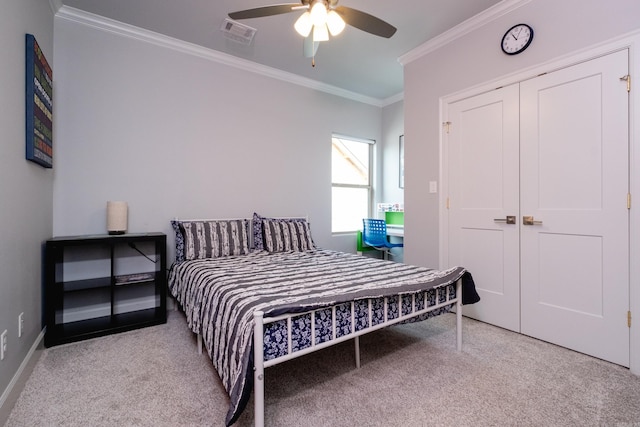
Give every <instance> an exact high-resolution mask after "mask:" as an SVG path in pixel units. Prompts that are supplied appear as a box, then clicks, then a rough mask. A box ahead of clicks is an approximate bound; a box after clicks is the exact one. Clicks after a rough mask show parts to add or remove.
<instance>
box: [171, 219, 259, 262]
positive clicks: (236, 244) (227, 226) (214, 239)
mask: <svg viewBox="0 0 640 427" xmlns="http://www.w3.org/2000/svg"><path fill="white" fill-rule="evenodd" d="M177 222H178V228H179V230H180V234H182V238H183V239H184V243H183V254H184V259H185V260H191V259H204V258H218V257H223V256H229V255H245V254H248V253H249V232H248V230H249V221H248V220H246V219H233V220H211V221H177ZM176 235H177V233H176ZM177 252H178V238H176V260H177V259H178V254H177Z"/></svg>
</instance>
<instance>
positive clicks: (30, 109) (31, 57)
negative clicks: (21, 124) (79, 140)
mask: <svg viewBox="0 0 640 427" xmlns="http://www.w3.org/2000/svg"><path fill="white" fill-rule="evenodd" d="M52 76H53V73H52V71H51V67H50V66H49V63H48V62H47V59H46V58H45V57H44V54H43V53H42V51H41V50H40V46H38V42H37V41H36V39H35V37H34V36H33V35H31V34H27V35H26V124H27V129H26V137H27V141H26V148H27V152H26V158H27V160H30V161H32V162H35V163H37V164H39V165H40V166H43V167H45V168H51V167H53V78H52Z"/></svg>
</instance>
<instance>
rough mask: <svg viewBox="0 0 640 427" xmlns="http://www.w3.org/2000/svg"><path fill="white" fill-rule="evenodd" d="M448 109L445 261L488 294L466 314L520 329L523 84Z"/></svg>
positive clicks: (466, 308) (468, 307) (467, 308)
mask: <svg viewBox="0 0 640 427" xmlns="http://www.w3.org/2000/svg"><path fill="white" fill-rule="evenodd" d="M446 114H447V116H445V117H448V119H447V120H448V121H449V122H450V125H449V126H448V128H449V129H448V133H447V134H445V139H444V146H443V153H444V154H445V162H446V166H445V167H444V173H445V174H446V175H445V177H444V179H445V181H446V182H447V185H448V193H447V195H448V204H449V209H448V210H447V211H446V213H447V219H448V221H447V222H448V230H447V233H446V234H447V238H446V240H447V243H446V245H447V247H448V250H447V252H446V256H447V259H446V260H445V263H447V264H448V266H454V265H460V266H464V267H465V268H467V269H468V270H469V271H470V272H471V274H472V275H473V278H474V280H475V283H476V287H477V289H478V293H479V294H480V297H481V298H482V301H481V302H480V303H478V304H474V305H469V306H465V307H464V310H463V312H464V315H465V316H469V317H472V318H475V319H478V320H482V321H484V322H488V323H491V324H494V325H498V326H501V327H503V328H506V329H510V330H513V331H519V330H520V290H519V285H520V283H519V281H520V277H519V276H520V270H519V235H518V218H519V211H518V204H519V199H518V186H519V180H518V177H519V154H518V85H517V84H516V85H512V86H508V87H504V88H501V89H497V90H494V91H491V92H488V93H484V94H481V95H478V96H474V97H472V98H468V99H465V100H462V101H458V102H455V103H452V104H449V105H448V106H447V112H446ZM508 217H510V218H509V221H507V218H508Z"/></svg>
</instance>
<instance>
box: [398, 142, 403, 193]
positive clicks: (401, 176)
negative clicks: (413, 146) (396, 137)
mask: <svg viewBox="0 0 640 427" xmlns="http://www.w3.org/2000/svg"><path fill="white" fill-rule="evenodd" d="M398 159H399V162H398V167H399V171H400V181H399V185H400V188H404V135H400V147H399V150H398Z"/></svg>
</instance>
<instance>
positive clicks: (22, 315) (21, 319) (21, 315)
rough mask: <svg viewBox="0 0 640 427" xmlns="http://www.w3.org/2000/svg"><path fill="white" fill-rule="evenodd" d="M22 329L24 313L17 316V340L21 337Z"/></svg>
mask: <svg viewBox="0 0 640 427" xmlns="http://www.w3.org/2000/svg"><path fill="white" fill-rule="evenodd" d="M23 329H24V312H23V313H20V314H19V315H18V338H20V337H22V330H23Z"/></svg>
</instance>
